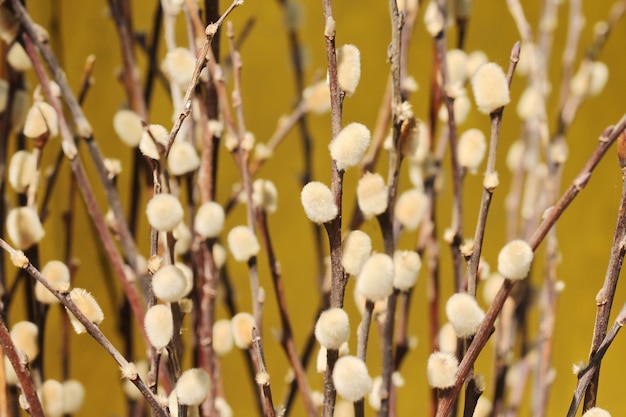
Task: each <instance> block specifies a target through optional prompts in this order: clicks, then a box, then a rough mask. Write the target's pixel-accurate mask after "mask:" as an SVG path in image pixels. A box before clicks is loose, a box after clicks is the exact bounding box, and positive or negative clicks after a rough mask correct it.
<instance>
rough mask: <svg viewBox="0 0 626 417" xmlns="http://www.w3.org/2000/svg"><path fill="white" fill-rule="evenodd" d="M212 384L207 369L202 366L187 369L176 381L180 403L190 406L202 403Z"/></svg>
mask: <svg viewBox="0 0 626 417" xmlns="http://www.w3.org/2000/svg"><path fill="white" fill-rule="evenodd" d="M210 384H211V381H210V379H209V374H207V373H206V371H204V370H202V369H200V368H192V369H188V370H186V371H185V372H183V374H182V375H181V376H180V378H178V381H177V382H176V397H177V398H178V403H179V404H183V405H188V406H197V405H200V404H201V403H202V401H204V398H205V397H206V395H207V394H208V392H209V387H210Z"/></svg>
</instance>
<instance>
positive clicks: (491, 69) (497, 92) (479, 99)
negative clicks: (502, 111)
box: [472, 62, 511, 114]
mask: <svg viewBox="0 0 626 417" xmlns="http://www.w3.org/2000/svg"><path fill="white" fill-rule="evenodd" d="M472 89H473V90H474V99H475V100H476V105H477V106H478V110H479V111H480V112H481V113H484V114H489V113H491V112H493V111H495V110H497V109H499V108H500V107H502V106H504V105H506V104H508V103H509V102H510V101H511V98H510V96H509V85H508V83H507V80H506V75H505V74H504V71H503V70H502V68H501V67H500V66H499V65H498V64H496V63H493V62H488V63H486V64H483V65H481V66H480V67H479V68H478V69H477V70H476V73H475V74H474V76H473V77H472Z"/></svg>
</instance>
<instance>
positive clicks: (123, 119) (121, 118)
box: [113, 109, 143, 148]
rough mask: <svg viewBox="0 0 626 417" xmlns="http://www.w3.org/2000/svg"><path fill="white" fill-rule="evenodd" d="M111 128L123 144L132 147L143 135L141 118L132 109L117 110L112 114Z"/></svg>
mask: <svg viewBox="0 0 626 417" xmlns="http://www.w3.org/2000/svg"><path fill="white" fill-rule="evenodd" d="M113 130H115V133H117V136H119V138H120V139H121V140H122V142H124V144H126V145H127V146H130V147H132V148H134V147H136V146H137V145H139V142H140V141H141V136H142V135H143V126H142V124H141V118H140V117H139V115H137V113H135V112H134V111H132V110H127V109H122V110H118V111H117V112H116V113H115V115H114V116H113Z"/></svg>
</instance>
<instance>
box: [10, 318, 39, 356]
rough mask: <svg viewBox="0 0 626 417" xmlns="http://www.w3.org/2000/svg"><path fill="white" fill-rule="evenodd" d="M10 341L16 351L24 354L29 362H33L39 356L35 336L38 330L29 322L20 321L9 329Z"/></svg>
mask: <svg viewBox="0 0 626 417" xmlns="http://www.w3.org/2000/svg"><path fill="white" fill-rule="evenodd" d="M10 335H11V341H12V342H13V344H14V345H15V348H16V349H17V350H18V351H22V352H24V354H25V355H26V357H27V358H28V361H29V362H32V361H34V360H35V359H36V358H37V356H39V346H38V345H37V336H38V335H39V328H38V327H37V325H36V324H35V323H31V322H30V321H20V322H17V323H15V324H14V325H13V327H12V328H11V333H10Z"/></svg>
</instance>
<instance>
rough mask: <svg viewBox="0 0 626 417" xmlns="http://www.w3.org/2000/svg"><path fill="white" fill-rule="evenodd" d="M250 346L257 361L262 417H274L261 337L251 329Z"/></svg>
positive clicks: (257, 379) (256, 331)
mask: <svg viewBox="0 0 626 417" xmlns="http://www.w3.org/2000/svg"><path fill="white" fill-rule="evenodd" d="M252 344H253V346H254V351H255V353H256V355H255V359H256V361H257V369H258V373H257V377H256V382H257V384H258V385H259V388H260V389H261V396H262V399H263V416H264V417H274V416H275V415H276V412H275V410H274V403H273V401H272V390H271V389H270V377H269V374H268V372H267V368H266V366H265V356H264V355H263V344H262V342H261V336H260V335H259V331H258V330H257V329H256V328H252Z"/></svg>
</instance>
